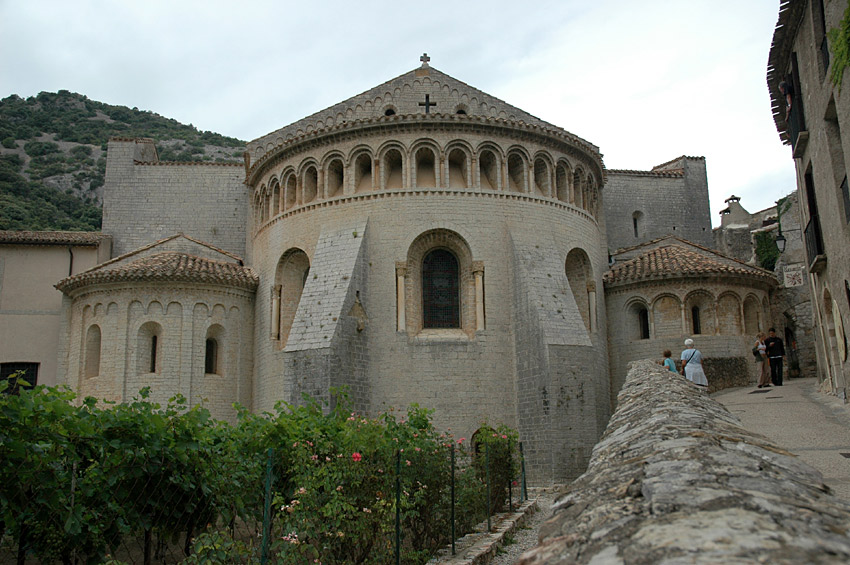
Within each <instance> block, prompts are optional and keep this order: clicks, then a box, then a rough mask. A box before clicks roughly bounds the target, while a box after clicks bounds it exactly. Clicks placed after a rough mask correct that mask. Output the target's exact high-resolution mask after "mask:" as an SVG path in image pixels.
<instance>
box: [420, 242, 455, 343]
mask: <svg viewBox="0 0 850 565" xmlns="http://www.w3.org/2000/svg"><path fill="white" fill-rule="evenodd" d="M422 311H423V314H424V316H423V326H424V327H426V328H459V327H460V269H459V268H458V261H457V258H456V257H455V256H454V255H453V254H452V253H451V252H450V251H448V250H446V249H435V250H433V251H431V252H429V253H428V254H427V255H425V259H424V260H423V261H422Z"/></svg>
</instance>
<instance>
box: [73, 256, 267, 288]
mask: <svg viewBox="0 0 850 565" xmlns="http://www.w3.org/2000/svg"><path fill="white" fill-rule="evenodd" d="M126 281H135V282H191V283H203V284H213V285H221V286H230V287H237V288H244V289H247V290H255V289H256V288H257V284H258V283H259V277H258V276H257V274H256V273H255V272H254V270H253V269H251V268H250V267H243V266H241V265H238V264H236V263H228V262H224V261H215V260H213V259H207V258H204V257H197V256H195V255H189V254H186V253H180V252H177V251H165V252H162V253H157V254H155V255H148V256H145V257H141V258H139V259H136V260H135V261H133V262H131V263H125V264H121V265H116V266H114V267H112V268H106V269H104V268H95V269H90V270H88V271H86V272H84V273H80V274H78V275H74V276H72V277H68V278H66V279H62V280H61V281H59V282H58V283H57V284H56V288H58V289H59V290H61V291H62V292H64V293H68V292H71V291H72V290H75V289H77V288H80V287H83V286H87V285H90V284H102V283H111V282H126Z"/></svg>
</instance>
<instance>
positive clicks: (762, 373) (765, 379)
mask: <svg viewBox="0 0 850 565" xmlns="http://www.w3.org/2000/svg"><path fill="white" fill-rule="evenodd" d="M765 338H767V336H766V335H764V332H759V334H758V335H757V336H756V345H755V348H756V349H757V350H758V353H759V357H758V359H756V362H757V363H760V365H759V386H758V388H763V387H766V386H770V359H768V358H767V352H766V347H765V345H764V340H765Z"/></svg>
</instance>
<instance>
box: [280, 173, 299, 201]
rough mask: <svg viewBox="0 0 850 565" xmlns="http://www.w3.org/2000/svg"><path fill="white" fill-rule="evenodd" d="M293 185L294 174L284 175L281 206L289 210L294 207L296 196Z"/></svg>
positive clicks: (294, 183)
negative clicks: (284, 181)
mask: <svg viewBox="0 0 850 565" xmlns="http://www.w3.org/2000/svg"><path fill="white" fill-rule="evenodd" d="M295 185H296V182H295V174H294V173H291V174H290V175H289V176H288V177H286V184H285V185H284V191H283V195H284V198H283V207H284V209H285V210H289V209H291V208H294V207H295V202H296V197H297V194H296V186H295Z"/></svg>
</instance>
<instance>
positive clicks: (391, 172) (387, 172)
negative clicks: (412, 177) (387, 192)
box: [381, 149, 404, 188]
mask: <svg viewBox="0 0 850 565" xmlns="http://www.w3.org/2000/svg"><path fill="white" fill-rule="evenodd" d="M381 170H382V171H383V175H384V188H402V187H403V186H404V159H403V158H402V156H401V151H399V150H398V149H390V150H388V151H387V152H386V153H385V154H384V160H383V163H381Z"/></svg>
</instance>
